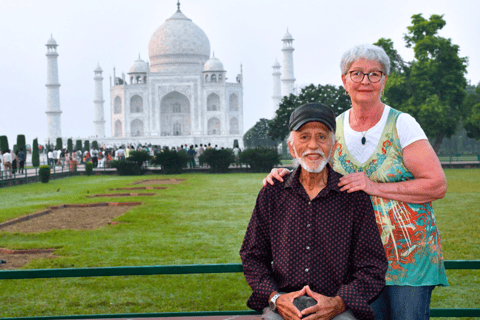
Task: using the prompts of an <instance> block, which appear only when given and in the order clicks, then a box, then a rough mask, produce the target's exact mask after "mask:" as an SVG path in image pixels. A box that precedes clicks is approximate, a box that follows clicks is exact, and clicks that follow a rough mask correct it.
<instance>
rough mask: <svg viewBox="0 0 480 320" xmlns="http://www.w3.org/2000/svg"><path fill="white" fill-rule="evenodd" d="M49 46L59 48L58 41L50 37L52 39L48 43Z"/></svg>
mask: <svg viewBox="0 0 480 320" xmlns="http://www.w3.org/2000/svg"><path fill="white" fill-rule="evenodd" d="M46 45H47V46H58V44H57V41H55V39H53V35H50V39H48V41H47V44H46Z"/></svg>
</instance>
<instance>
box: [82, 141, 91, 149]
mask: <svg viewBox="0 0 480 320" xmlns="http://www.w3.org/2000/svg"><path fill="white" fill-rule="evenodd" d="M83 146H84V149H83V150H84V151H88V152H90V141H89V140H85V142H84V145H83Z"/></svg>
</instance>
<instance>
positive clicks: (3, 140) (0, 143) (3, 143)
mask: <svg viewBox="0 0 480 320" xmlns="http://www.w3.org/2000/svg"><path fill="white" fill-rule="evenodd" d="M8 149H9V147H8V137H7V136H0V151H2V153H4V152H5V151H7V150H8Z"/></svg>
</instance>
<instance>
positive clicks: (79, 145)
mask: <svg viewBox="0 0 480 320" xmlns="http://www.w3.org/2000/svg"><path fill="white" fill-rule="evenodd" d="M78 150H80V151H82V140H77V141H76V142H75V151H78Z"/></svg>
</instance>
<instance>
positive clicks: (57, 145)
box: [55, 138, 63, 150]
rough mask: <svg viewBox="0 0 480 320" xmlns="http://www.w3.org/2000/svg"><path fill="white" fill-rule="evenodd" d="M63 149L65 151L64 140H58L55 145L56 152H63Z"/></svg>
mask: <svg viewBox="0 0 480 320" xmlns="http://www.w3.org/2000/svg"><path fill="white" fill-rule="evenodd" d="M62 149H63V142H62V138H57V144H56V145H55V150H62Z"/></svg>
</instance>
